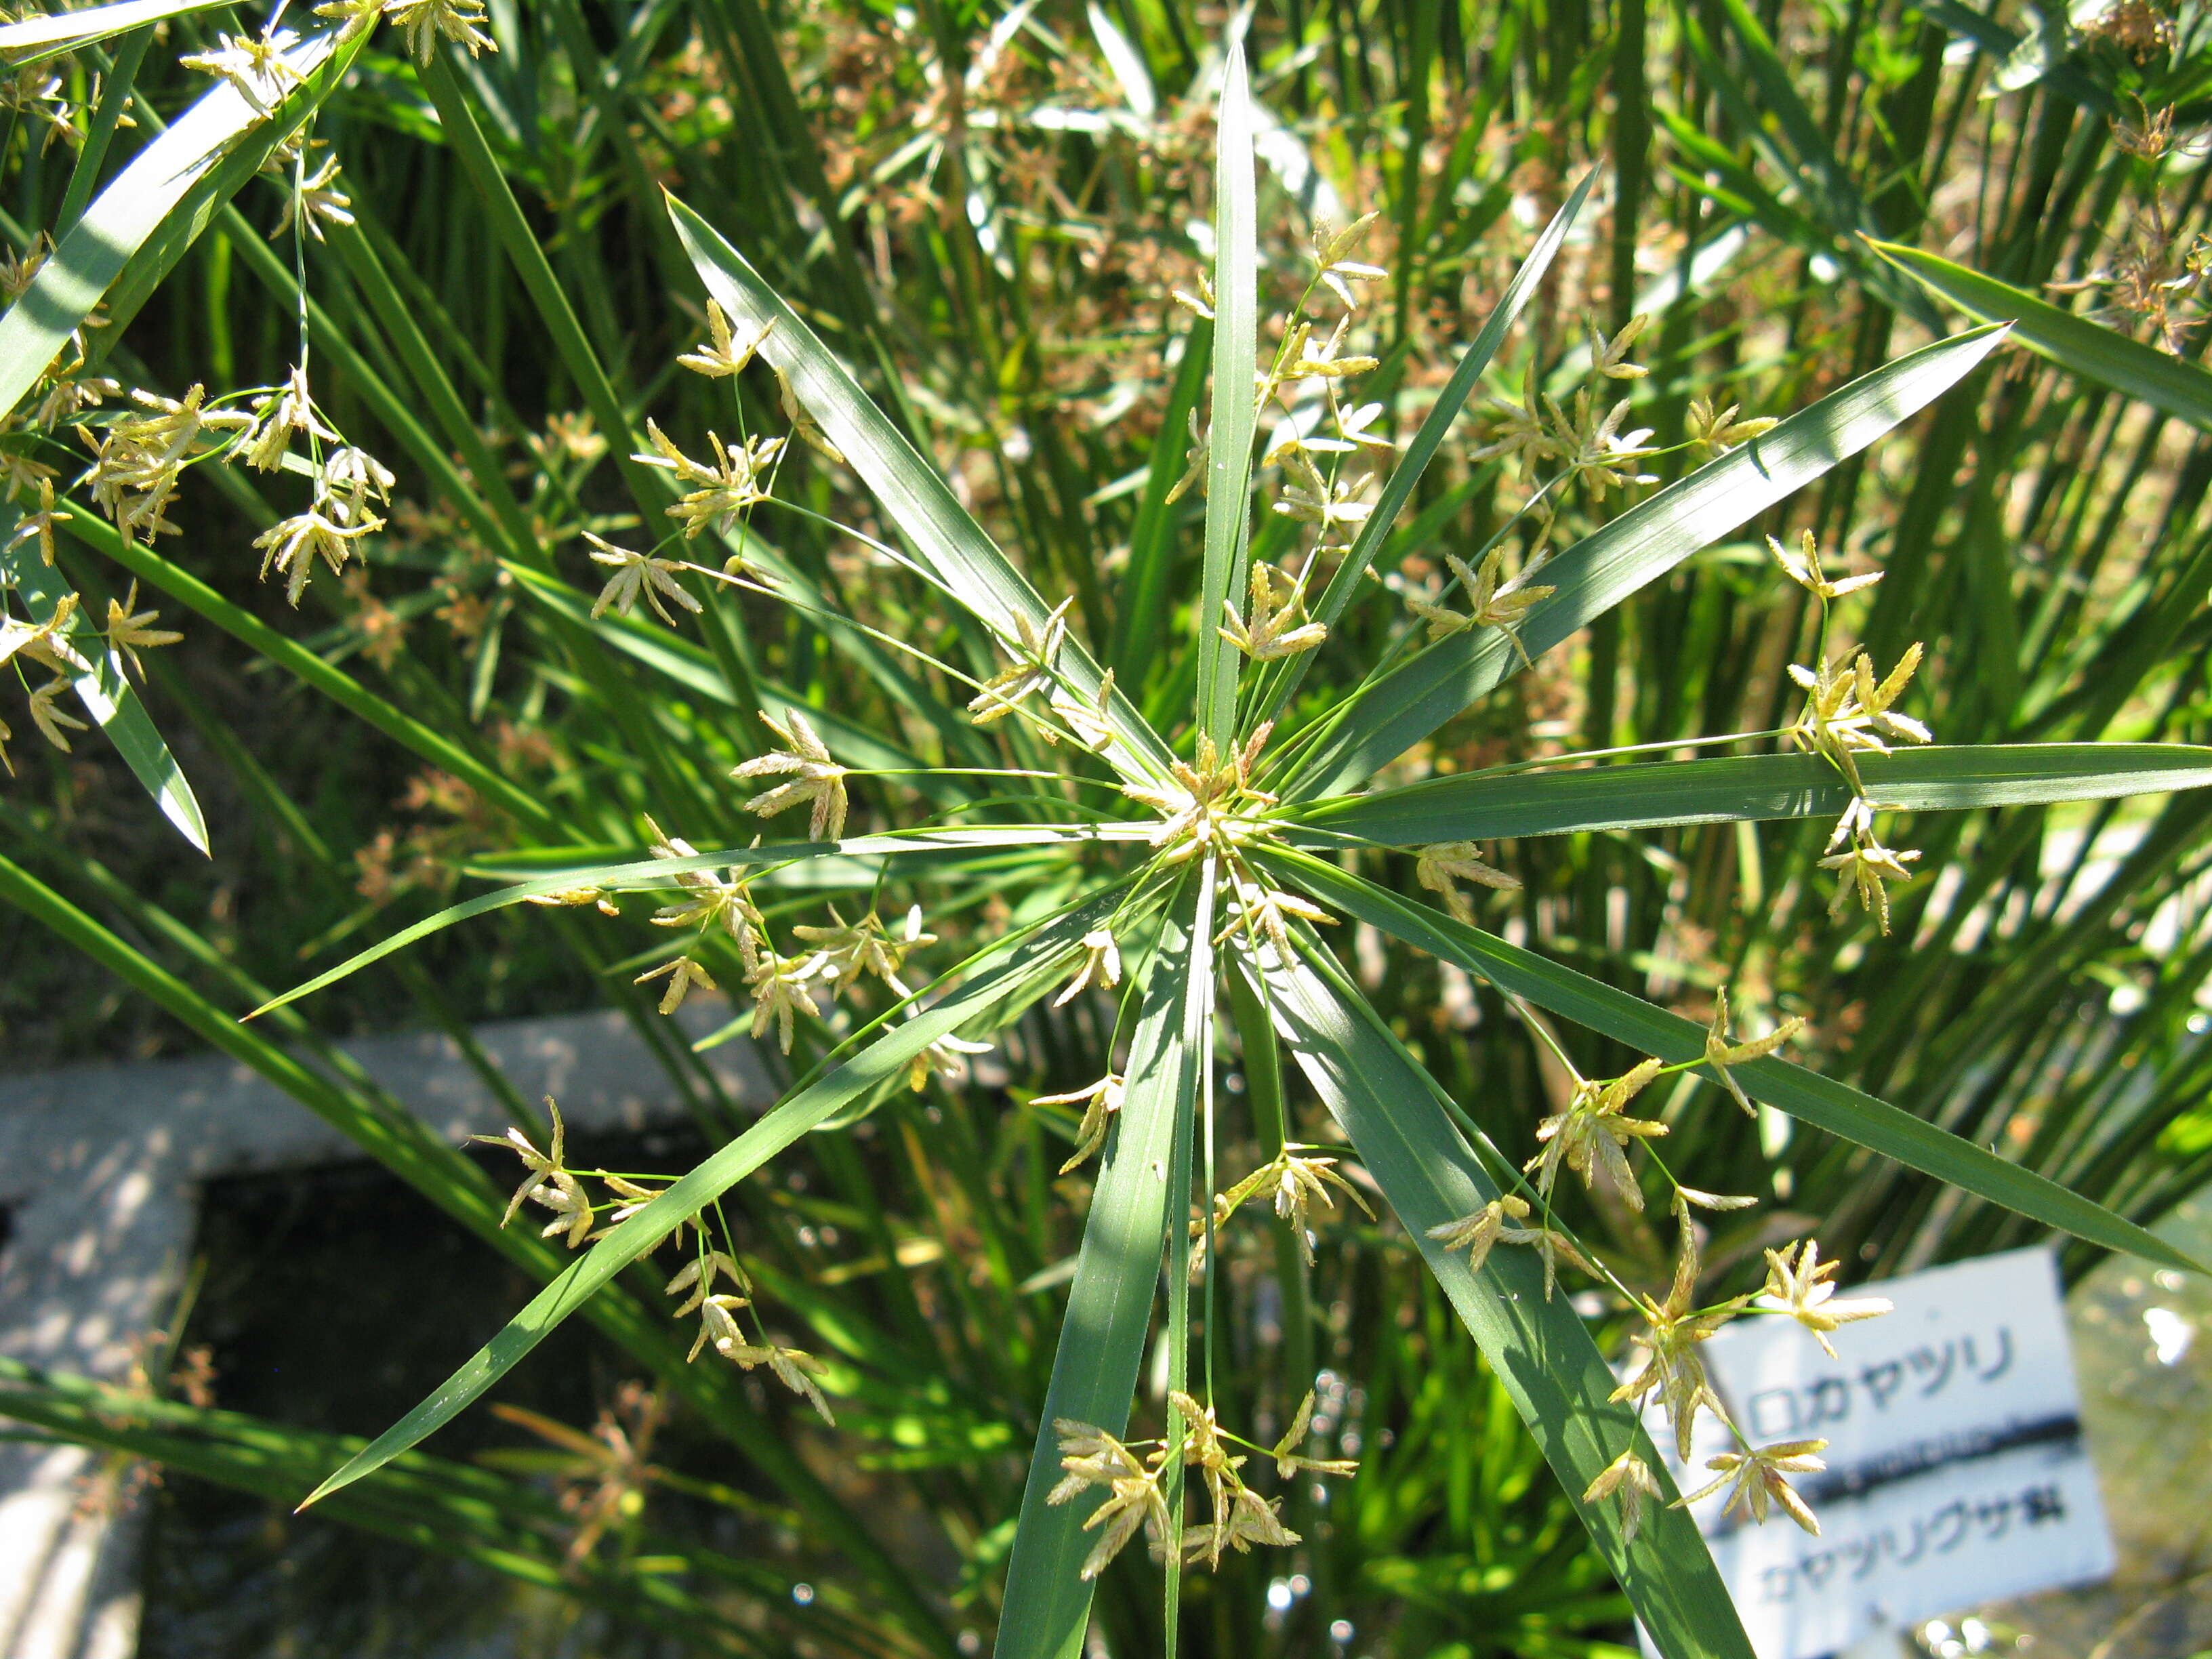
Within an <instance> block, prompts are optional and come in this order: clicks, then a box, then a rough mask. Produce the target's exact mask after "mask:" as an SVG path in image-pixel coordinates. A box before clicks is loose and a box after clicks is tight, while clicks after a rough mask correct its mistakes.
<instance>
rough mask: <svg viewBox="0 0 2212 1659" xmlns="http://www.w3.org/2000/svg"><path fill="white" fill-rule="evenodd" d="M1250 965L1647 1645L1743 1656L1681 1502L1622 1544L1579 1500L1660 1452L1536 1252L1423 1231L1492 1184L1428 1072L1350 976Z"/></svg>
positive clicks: (1680, 1653) (1688, 1653)
mask: <svg viewBox="0 0 2212 1659" xmlns="http://www.w3.org/2000/svg"><path fill="white" fill-rule="evenodd" d="M1239 966H1240V968H1241V967H1243V966H1244V964H1243V963H1242V962H1241V961H1240V963H1239ZM1247 971H1249V969H1247ZM1264 980H1265V984H1266V988H1267V995H1268V997H1269V999H1270V1000H1271V1001H1272V1002H1273V1006H1274V1010H1275V1018H1276V1025H1277V1029H1278V1030H1279V1032H1280V1034H1281V1036H1282V1037H1283V1040H1284V1042H1285V1044H1286V1045H1287V1046H1288V1047H1289V1048H1290V1050H1291V1054H1293V1055H1294V1056H1296V1058H1297V1062H1298V1067H1299V1069H1300V1070H1301V1071H1303V1072H1304V1073H1305V1074H1306V1078H1307V1079H1308V1080H1309V1081H1310V1083H1311V1084H1312V1085H1313V1086H1314V1090H1315V1091H1316V1093H1318V1094H1319V1095H1320V1096H1321V1097H1322V1101H1323V1102H1324V1103H1326V1104H1327V1105H1328V1109H1329V1110H1330V1112H1331V1114H1332V1115H1334V1117H1335V1119H1336V1121H1338V1122H1340V1123H1341V1124H1342V1125H1343V1126H1344V1127H1345V1130H1346V1133H1348V1134H1349V1135H1350V1136H1351V1137H1352V1145H1353V1146H1355V1147H1357V1148H1358V1152H1359V1161H1360V1162H1361V1163H1362V1164H1364V1165H1365V1166H1366V1169H1367V1172H1368V1173H1369V1174H1370V1175H1371V1176H1374V1177H1375V1181H1376V1185H1378V1186H1379V1187H1381V1188H1382V1189H1383V1196H1384V1197H1385V1198H1386V1199H1388V1200H1389V1204H1390V1208H1391V1209H1392V1211H1393V1212H1395V1214H1396V1216H1397V1218H1398V1219H1399V1221H1400V1222H1401V1224H1402V1225H1404V1227H1405V1229H1406V1231H1407V1236H1408V1237H1410V1238H1411V1239H1412V1240H1413V1243H1414V1244H1415V1245H1416V1246H1417V1247H1418V1248H1419V1250H1420V1252H1421V1256H1422V1259H1423V1260H1424V1261H1425V1262H1426V1263H1427V1265H1428V1268H1429V1271H1430V1272H1431V1273H1434V1274H1435V1275H1436V1278H1437V1283H1438V1284H1439V1285H1441V1286H1442V1287H1443V1291H1444V1294H1445V1296H1446V1297H1449V1299H1450V1302H1451V1304H1452V1307H1453V1309H1454V1310H1455V1311H1456V1312H1457V1313H1458V1315H1459V1316H1460V1321H1461V1322H1462V1324H1464V1325H1465V1326H1466V1327H1467V1328H1468V1333H1469V1334H1472V1335H1473V1336H1474V1340H1475V1341H1476V1343H1477V1344H1478V1345H1479V1346H1480V1347H1481V1349H1482V1352H1483V1354H1484V1356H1485V1358H1487V1359H1488V1360H1489V1361H1490V1364H1491V1367H1492V1370H1494V1371H1495V1372H1496V1374H1497V1376H1498V1378H1499V1380H1500V1381H1502V1382H1503V1383H1504V1385H1505V1389H1506V1392H1507V1393H1508V1394H1509V1395H1511V1397H1512V1401H1513V1405H1514V1408H1515V1409H1516V1411H1518V1412H1519V1413H1520V1414H1521V1417H1522V1420H1523V1421H1524V1422H1526V1423H1527V1424H1528V1430H1529V1432H1530V1433H1531V1434H1532V1435H1534V1437H1535V1439H1536V1442H1537V1443H1538V1444H1539V1445H1541V1447H1542V1448H1543V1451H1544V1455H1545V1457H1546V1459H1547V1461H1549V1462H1550V1463H1551V1465H1552V1467H1553V1469H1555V1470H1556V1471H1557V1472H1558V1474H1559V1480H1560V1483H1561V1484H1562V1485H1563V1486H1565V1488H1566V1491H1567V1493H1568V1495H1569V1496H1570V1497H1571V1498H1573V1499H1574V1500H1575V1502H1576V1508H1577V1512H1578V1513H1579V1514H1580V1515H1581V1516H1582V1520H1583V1524H1584V1525H1585V1526H1586V1527H1588V1528H1589V1533H1590V1536H1591V1538H1592V1539H1593V1540H1594V1541H1595V1543H1596V1544H1597V1546H1598V1547H1599V1549H1600V1550H1601V1552H1602V1553H1604V1555H1605V1559H1606V1562H1607V1565H1609V1566H1610V1567H1612V1569H1613V1573H1614V1576H1615V1577H1618V1578H1619V1579H1620V1583H1621V1587H1622V1589H1625V1590H1626V1591H1627V1593H1628V1596H1629V1599H1630V1601H1632V1602H1633V1603H1634V1604H1635V1607H1636V1612H1637V1616H1638V1618H1639V1619H1641V1620H1643V1623H1644V1628H1645V1630H1647V1631H1649V1632H1650V1635H1651V1638H1652V1640H1653V1642H1654V1643H1655V1644H1656V1645H1657V1647H1658V1649H1659V1650H1660V1651H1661V1652H1662V1654H1665V1655H1667V1656H1668V1659H1736V1656H1741V1659H1749V1656H1750V1654H1751V1644H1750V1643H1749V1642H1748V1641H1747V1639H1746V1638H1745V1637H1744V1633H1743V1627H1742V1626H1741V1624H1740V1623H1739V1622H1738V1621H1737V1619H1736V1616H1735V1604H1734V1603H1733V1602H1732V1601H1729V1594H1728V1588H1727V1586H1726V1585H1725V1584H1723V1583H1722V1582H1721V1578H1720V1574H1719V1572H1718V1571H1717V1569H1716V1568H1715V1567H1714V1565H1713V1560H1712V1556H1711V1553H1709V1552H1708V1551H1707V1550H1706V1548H1705V1540H1704V1539H1703V1538H1701V1537H1700V1536H1699V1533H1698V1528H1697V1523H1696V1522H1693V1521H1692V1520H1691V1519H1690V1517H1689V1516H1688V1515H1687V1513H1686V1512H1685V1511H1683V1510H1677V1509H1673V1508H1671V1507H1666V1506H1664V1505H1655V1506H1654V1508H1655V1509H1656V1515H1655V1516H1650V1517H1649V1518H1647V1519H1646V1520H1645V1522H1644V1526H1643V1528H1642V1529H1641V1530H1640V1531H1639V1532H1638V1534H1637V1537H1636V1540H1635V1541H1634V1542H1633V1543H1624V1542H1623V1541H1622V1539H1621V1536H1620V1517H1619V1516H1618V1514H1617V1513H1616V1512H1615V1511H1614V1510H1613V1508H1612V1507H1611V1506H1610V1505H1608V1504H1595V1505H1592V1504H1583V1502H1582V1501H1581V1498H1582V1494H1583V1492H1584V1491H1585V1490H1586V1489H1587V1488H1588V1487H1589V1483H1590V1482H1591V1481H1592V1480H1595V1479H1596V1478H1597V1476H1598V1474H1600V1473H1601V1471H1602V1470H1603V1469H1604V1468H1605V1467H1606V1465H1607V1464H1608V1463H1610V1462H1613V1459H1614V1458H1615V1457H1617V1456H1619V1455H1620V1453H1622V1452H1623V1451H1627V1450H1633V1451H1635V1452H1636V1454H1637V1455H1638V1456H1640V1457H1641V1458H1643V1460H1644V1462H1645V1463H1646V1464H1647V1465H1648V1466H1649V1467H1650V1468H1651V1469H1652V1470H1653V1471H1654V1472H1655V1473H1656V1472H1657V1471H1660V1470H1662V1469H1663V1468H1665V1462H1664V1460H1662V1458H1661V1457H1660V1456H1659V1455H1658V1453H1657V1452H1656V1449H1654V1448H1653V1447H1652V1445H1651V1443H1650V1437H1648V1436H1647V1435H1646V1434H1645V1433H1644V1429H1643V1427H1642V1425H1640V1424H1639V1423H1638V1420H1637V1416H1636V1413H1635V1412H1634V1411H1633V1410H1632V1409H1631V1408H1630V1407H1627V1406H1626V1405H1616V1404H1614V1403H1613V1402H1612V1401H1610V1400H1609V1399H1608V1398H1607V1396H1608V1395H1610V1394H1611V1393H1612V1392H1613V1385H1614V1383H1615V1381H1616V1379H1615V1377H1614V1376H1613V1371H1612V1370H1611V1369H1610V1368H1609V1367H1608V1366H1607V1364H1606V1363H1605V1359H1604V1358H1603V1356H1601V1354H1600V1353H1599V1352H1598V1350H1597V1345H1596V1344H1595V1342H1593V1341H1592V1340H1590V1336H1589V1331H1588V1330H1587V1329H1585V1328H1584V1327H1583V1322H1582V1319H1581V1317H1580V1316H1578V1315H1577V1314H1576V1313H1575V1311H1574V1310H1573V1309H1572V1307H1571V1305H1570V1304H1568V1301H1567V1299H1566V1298H1565V1297H1558V1298H1557V1299H1553V1300H1547V1298H1546V1297H1545V1295H1544V1273H1543V1269H1542V1267H1541V1266H1540V1265H1539V1263H1538V1262H1537V1261H1536V1259H1535V1255H1534V1252H1524V1251H1521V1250H1508V1249H1501V1250H1496V1251H1493V1252H1492V1254H1491V1256H1490V1260H1489V1261H1488V1262H1487V1263H1486V1264H1485V1267H1484V1269H1483V1272H1482V1274H1481V1275H1480V1277H1478V1276H1477V1275H1476V1274H1474V1273H1470V1272H1468V1265H1467V1259H1466V1256H1465V1255H1464V1254H1462V1253H1461V1252H1458V1251H1454V1250H1449V1249H1444V1248H1443V1246H1442V1245H1440V1244H1439V1243H1438V1242H1437V1240H1435V1239H1433V1238H1431V1237H1429V1229H1430V1228H1431V1227H1435V1226H1438V1225H1442V1224H1443V1223H1445V1222H1449V1221H1456V1220H1458V1219H1459V1218H1461V1217H1462V1216H1466V1215H1469V1214H1472V1213H1473V1212H1474V1211H1476V1210H1478V1209H1480V1208H1481V1207H1482V1206H1484V1205H1485V1204H1487V1203H1489V1202H1490V1201H1491V1200H1492V1199H1494V1198H1496V1197H1497V1196H1498V1186H1497V1183H1496V1182H1494V1181H1492V1179H1491V1178H1490V1177H1489V1176H1487V1175H1486V1173H1485V1171H1484V1170H1483V1167H1482V1164H1481V1163H1480V1161H1478V1159H1477V1158H1476V1155H1475V1152H1474V1149H1472V1148H1471V1147H1469V1146H1468V1144H1467V1142H1466V1141H1465V1140H1464V1139H1462V1137H1461V1135H1460V1133H1459V1132H1458V1130H1457V1129H1456V1128H1455V1127H1453V1124H1452V1121H1451V1120H1450V1118H1449V1117H1448V1116H1447V1115H1445V1113H1444V1110H1443V1107H1442V1106H1440V1105H1439V1104H1438V1103H1437V1100H1436V1098H1435V1096H1434V1094H1433V1093H1432V1090H1433V1087H1434V1085H1432V1084H1431V1083H1430V1082H1429V1080H1428V1079H1427V1078H1426V1077H1425V1075H1424V1074H1423V1073H1422V1072H1421V1071H1420V1070H1419V1067H1418V1066H1415V1065H1414V1064H1413V1061H1412V1060H1409V1059H1408V1058H1407V1055H1406V1054H1405V1052H1404V1051H1403V1050H1402V1049H1401V1048H1399V1047H1398V1045H1397V1044H1396V1042H1394V1041H1393V1040H1391V1038H1390V1037H1389V1036H1388V1035H1387V1034H1386V1031H1385V1029H1384V1028H1383V1025H1382V1024H1381V1022H1380V1020H1379V1018H1377V1017H1376V1014H1375V1013H1374V1012H1372V1011H1371V1010H1370V1009H1369V1008H1368V1007H1367V1006H1365V1005H1364V1002H1362V1001H1361V1000H1359V999H1358V993H1357V992H1355V991H1352V989H1351V988H1350V987H1346V986H1344V985H1341V984H1334V985H1333V984H1332V983H1331V982H1330V981H1329V980H1328V979H1327V978H1324V977H1323V976H1322V972H1320V971H1317V969H1316V967H1314V966H1310V965H1308V964H1305V963H1297V964H1294V965H1291V966H1288V967H1278V968H1274V969H1268V970H1267V971H1266V972H1265V974H1264ZM1496 1157H1497V1154H1496V1152H1495V1151H1494V1149H1492V1158H1496ZM1499 1161H1500V1162H1501V1163H1502V1160H1499ZM1663 1479H1664V1477H1663V1476H1662V1480H1663ZM1667 1496H1668V1498H1670V1499H1671V1498H1673V1497H1674V1492H1671V1491H1669V1492H1668V1493H1667Z"/></svg>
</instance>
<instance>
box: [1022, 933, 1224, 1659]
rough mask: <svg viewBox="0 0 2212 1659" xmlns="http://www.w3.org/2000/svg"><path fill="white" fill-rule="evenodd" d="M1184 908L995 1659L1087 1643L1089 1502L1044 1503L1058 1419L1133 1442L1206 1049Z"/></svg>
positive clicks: (1072, 1312) (1060, 1366) (1075, 1306)
mask: <svg viewBox="0 0 2212 1659" xmlns="http://www.w3.org/2000/svg"><path fill="white" fill-rule="evenodd" d="M1192 908H1193V907H1192V905H1191V902H1189V900H1188V898H1186V899H1185V900H1183V901H1182V902H1179V903H1178V904H1177V905H1176V907H1175V908H1173V909H1172V910H1171V911H1170V915H1169V916H1168V918H1167V919H1166V921H1165V922H1164V925H1163V927H1162V930H1161V933H1160V939H1159V945H1158V950H1157V951H1155V952H1154V953H1153V958H1152V961H1153V966H1152V979H1151V981H1150V982H1149V983H1147V984H1146V987H1145V997H1144V1002H1143V1005H1142V1007H1141V1009H1140V1011H1139V1015H1138V1020H1137V1030H1136V1037H1135V1044H1134V1047H1133V1048H1132V1050H1131V1052H1130V1055H1129V1067H1128V1072H1127V1091H1126V1093H1125V1094H1124V1095H1123V1097H1122V1102H1121V1112H1120V1114H1119V1118H1120V1121H1119V1123H1118V1125H1117V1127H1115V1130H1114V1132H1113V1139H1112V1142H1111V1144H1110V1146H1109V1147H1108V1149H1107V1153H1106V1158H1105V1162H1104V1164H1103V1168H1102V1169H1101V1170H1100V1172H1099V1176H1098V1186H1097V1191H1096V1192H1095V1193H1094V1194H1092V1195H1091V1212H1090V1214H1089V1215H1088V1216H1087V1217H1086V1218H1085V1221H1084V1225H1083V1248H1082V1249H1081V1251H1080V1253H1079V1255H1077V1257H1076V1267H1075V1285H1074V1288H1073V1290H1072V1291H1070V1293H1069V1295H1068V1301H1067V1314H1066V1319H1065V1320H1064V1321H1063V1322H1062V1323H1061V1326H1060V1346H1059V1348H1058V1349H1057V1351H1056V1352H1054V1355H1053V1362H1052V1383H1051V1385H1050V1386H1049V1387H1048V1389H1046V1391H1045V1401H1044V1411H1043V1413H1042V1422H1041V1423H1040V1424H1039V1426H1038V1429H1037V1441H1036V1451H1035V1452H1034V1453H1033V1454H1032V1455H1031V1456H1030V1472H1029V1479H1028V1481H1027V1483H1026V1484H1025V1485H1024V1487H1023V1489H1022V1508H1021V1522H1020V1524H1019V1526H1018V1528H1017V1530H1016V1532H1015V1534H1014V1545H1013V1557H1012V1561H1011V1562H1010V1563H1009V1565H1008V1567H1007V1575H1006V1607H1005V1610H1004V1612H1003V1613H1001V1614H1000V1620H999V1640H998V1646H997V1648H996V1650H995V1651H996V1654H997V1656H998V1659H1073V1656H1074V1655H1075V1654H1077V1653H1078V1652H1079V1650H1081V1648H1082V1645H1083V1636H1084V1630H1085V1625H1086V1623H1087V1620H1088V1617H1089V1613H1090V1607H1091V1581H1089V1580H1087V1579H1085V1578H1084V1577H1081V1570H1082V1566H1083V1559H1084V1557H1085V1556H1086V1555H1087V1554H1089V1553H1090V1550H1091V1538H1092V1534H1089V1533H1086V1532H1085V1531H1084V1530H1083V1522H1085V1519H1087V1518H1088V1516H1089V1512H1090V1509H1091V1505H1090V1504H1087V1503H1073V1504H1059V1505H1052V1504H1047V1503H1046V1502H1045V1501H1044V1500H1045V1494H1046V1493H1047V1492H1050V1491H1051V1489H1052V1487H1053V1485H1054V1482H1056V1481H1057V1480H1059V1479H1060V1445H1059V1437H1058V1436H1057V1435H1055V1434H1054V1431H1053V1426H1052V1425H1053V1424H1054V1421H1055V1420H1057V1419H1061V1418H1069V1419H1073V1420H1075V1421H1077V1422H1081V1423H1091V1424H1094V1425H1097V1427H1099V1428H1102V1429H1104V1430H1105V1431H1107V1432H1108V1433H1109V1434H1114V1435H1119V1434H1121V1433H1123V1432H1125V1431H1127V1427H1128V1423H1129V1401H1130V1397H1131V1395H1133V1393H1134V1391H1135V1389H1136V1384H1137V1370H1138V1365H1139V1362H1140V1360H1141V1359H1142V1358H1143V1355H1144V1347H1145V1335H1146V1331H1147V1330H1148V1329H1149V1328H1150V1326H1151V1322H1152V1297H1153V1295H1154V1293H1155V1291H1157V1290H1158V1286H1159V1282H1160V1256H1161V1250H1162V1248H1163V1246H1164V1244H1165V1243H1166V1239H1167V1231H1168V1212H1169V1208H1170V1203H1169V1200H1170V1196H1171V1194H1170V1188H1169V1183H1168V1182H1166V1181H1165V1180H1164V1179H1162V1177H1161V1174H1160V1171H1161V1170H1164V1168H1166V1167H1167V1165H1168V1164H1170V1162H1171V1161H1172V1158H1171V1154H1172V1152H1173V1149H1174V1146H1175V1137H1176V1127H1177V1125H1178V1123H1182V1122H1188V1114H1189V1111H1190V1105H1191V1101H1192V1099H1193V1097H1194V1094H1195V1091H1196V1088H1197V1079H1198V1067H1199V1065H1200V1055H1201V1054H1202V1053H1203V1049H1202V1048H1200V1046H1199V1045H1197V1044H1195V1043H1194V1042H1191V1041H1190V1040H1189V1036H1188V1030H1187V1029H1186V1020H1187V1010H1188V1003H1189V1002H1190V1000H1191V997H1190V991H1191V985H1192V963H1191V955H1192V949H1193V946H1194V945H1197V946H1200V947H1202V946H1203V945H1204V944H1205V939H1204V934H1203V930H1202V929H1194V926H1193V921H1192V915H1191V912H1192Z"/></svg>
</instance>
